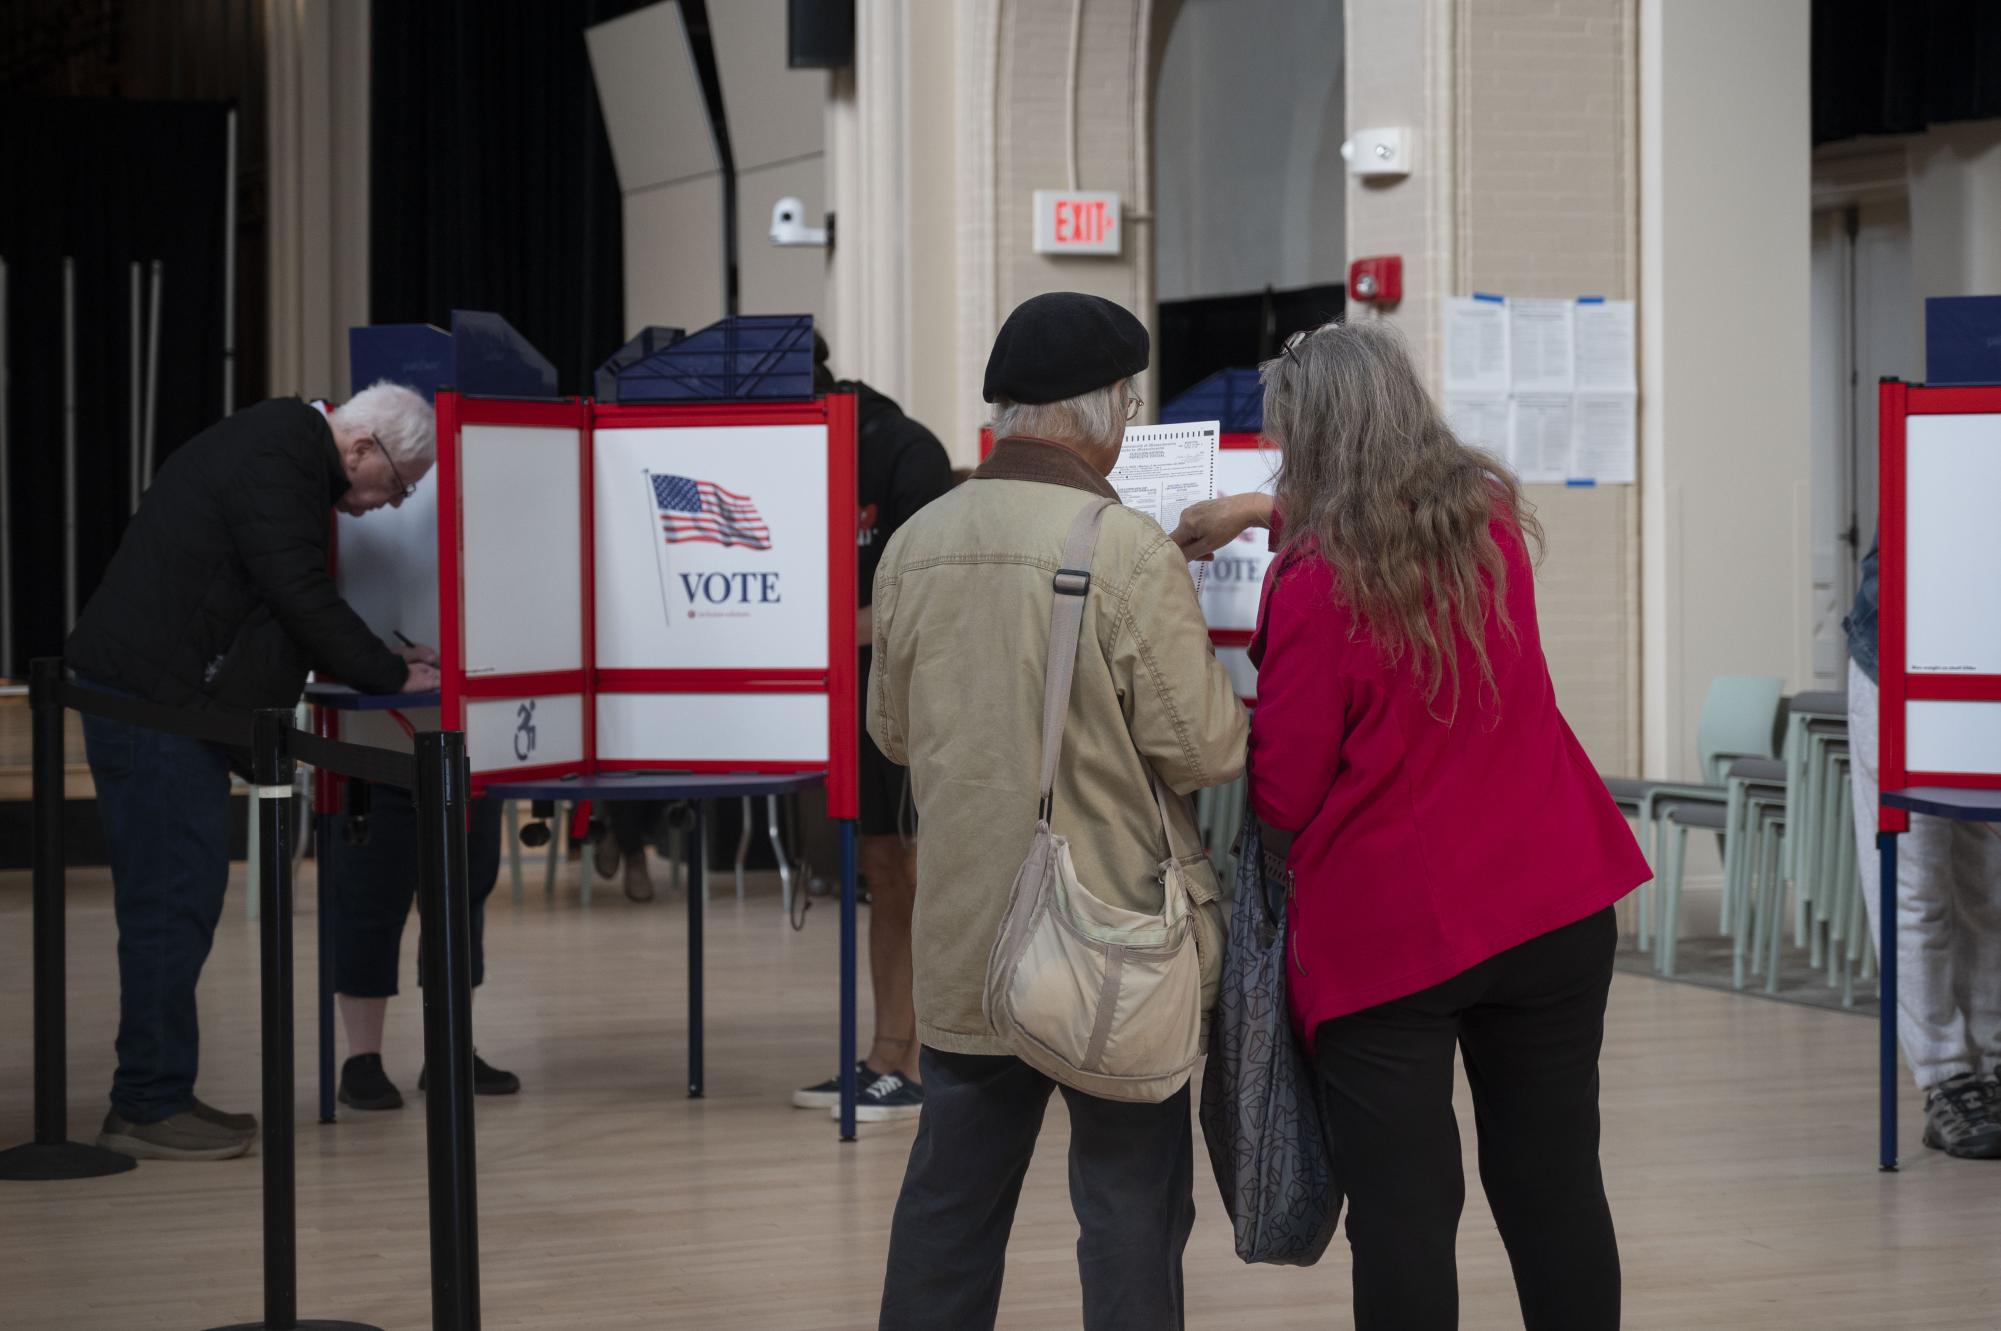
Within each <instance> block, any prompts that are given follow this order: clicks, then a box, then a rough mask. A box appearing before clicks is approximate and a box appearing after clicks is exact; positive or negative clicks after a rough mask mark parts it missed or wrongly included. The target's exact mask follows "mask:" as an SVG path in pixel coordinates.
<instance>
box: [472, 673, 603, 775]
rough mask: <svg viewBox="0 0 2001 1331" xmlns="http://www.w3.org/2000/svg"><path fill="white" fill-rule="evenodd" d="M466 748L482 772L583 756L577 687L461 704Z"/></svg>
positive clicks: (581, 712) (574, 760)
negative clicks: (541, 694)
mask: <svg viewBox="0 0 2001 1331" xmlns="http://www.w3.org/2000/svg"><path fill="white" fill-rule="evenodd" d="M465 713H466V754H467V757H468V758H469V759H470V761H471V764H472V770H473V771H475V772H479V773H482V774H485V773H493V772H506V771H510V770H512V769H514V768H519V767H542V766H544V765H546V764H549V763H574V764H578V765H581V764H582V763H583V761H584V699H583V695H582V694H580V693H564V694H557V695H554V696H550V697H542V698H476V699H470V700H468V701H467V702H466V705H465Z"/></svg>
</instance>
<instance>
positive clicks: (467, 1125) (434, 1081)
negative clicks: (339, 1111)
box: [416, 730, 479, 1331]
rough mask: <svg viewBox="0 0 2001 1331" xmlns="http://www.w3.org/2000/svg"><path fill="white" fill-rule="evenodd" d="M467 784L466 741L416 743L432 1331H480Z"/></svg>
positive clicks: (452, 737) (429, 737)
mask: <svg viewBox="0 0 2001 1331" xmlns="http://www.w3.org/2000/svg"><path fill="white" fill-rule="evenodd" d="M467 777H468V772H467V767H466V751H465V735H464V734H462V733H461V732H459V731H456V730H447V731H425V732H424V733H422V734H420V735H418V736H417V792H416V793H417V835H418V864H417V910H418V916H419V919H420V920H421V922H422V926H423V941H422V945H421V947H422V961H423V967H424V1066H425V1071H426V1096H425V1104H424V1117H425V1122H424V1128H425V1141H426V1154H427V1155H428V1156H429V1159H430V1176H431V1325H432V1328H433V1331H479V1212H478V1197H477V1193H476V1189H475V1186H474V1185H475V1177H474V1164H473V1119H472V942H471V939H472V932H471V930H472V925H471V906H470V904H469V902H468V890H467V885H466V817H467V815H468V812H469V809H470V795H471V792H470V791H469V790H468V789H467V785H468V779H467Z"/></svg>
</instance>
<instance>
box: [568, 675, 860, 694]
mask: <svg viewBox="0 0 2001 1331" xmlns="http://www.w3.org/2000/svg"><path fill="white" fill-rule="evenodd" d="M827 688H828V672H827V671H825V670H600V671H598V672H597V692H599V693H825V692H826V691H827Z"/></svg>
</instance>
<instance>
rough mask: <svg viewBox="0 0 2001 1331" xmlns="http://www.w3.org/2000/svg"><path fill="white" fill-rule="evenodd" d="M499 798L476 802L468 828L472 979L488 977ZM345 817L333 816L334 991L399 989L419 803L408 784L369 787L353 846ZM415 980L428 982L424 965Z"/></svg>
mask: <svg viewBox="0 0 2001 1331" xmlns="http://www.w3.org/2000/svg"><path fill="white" fill-rule="evenodd" d="M500 816H501V807H500V801H499V800H490V799H482V800H474V801H473V802H472V817H471V825H470V826H468V827H467V829H466V887H467V891H468V894H469V896H470V898H471V912H470V915H471V920H472V982H473V983H474V984H475V985H477V984H479V983H480V982H481V981H482V980H484V979H485V978H486V947H485V939H486V899H487V898H488V897H489V896H491V895H492V894H493V885H494V884H495V883H497V882H499V881H500ZM347 825H348V820H347V815H346V814H342V815H340V816H339V817H338V818H336V819H335V820H334V844H333V875H332V877H333V893H334V897H333V901H334V910H333V925H334V929H333V935H334V938H333V947H334V990H335V992H337V993H343V994H346V995H347V996H348V997H349V998H388V997H390V996H391V995H393V994H394V993H395V992H396V962H397V958H398V957H399V956H400V955H401V951H402V947H403V925H404V924H405V923H406V922H407V921H408V920H409V918H410V903H411V902H412V901H414V900H416V896H417V853H418V852H417V806H416V802H415V800H414V799H413V798H412V797H411V794H410V792H409V791H407V790H401V789H399V788H397V787H395V786H372V787H370V789H369V810H368V838H367V840H366V841H364V842H363V843H362V844H361V845H359V846H352V845H349V844H348V840H347ZM417 978H418V982H419V983H422V982H423V975H422V973H421V971H420V972H419V974H418V977H417Z"/></svg>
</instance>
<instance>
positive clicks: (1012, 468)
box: [868, 439, 1247, 1054]
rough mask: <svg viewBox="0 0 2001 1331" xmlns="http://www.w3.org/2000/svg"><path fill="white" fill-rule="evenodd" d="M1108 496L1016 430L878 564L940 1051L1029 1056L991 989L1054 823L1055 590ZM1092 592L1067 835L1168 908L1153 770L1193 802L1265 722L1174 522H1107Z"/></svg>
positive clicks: (1107, 869) (922, 976)
mask: <svg viewBox="0 0 2001 1331" xmlns="http://www.w3.org/2000/svg"><path fill="white" fill-rule="evenodd" d="M1090 495H1106V496H1113V497H1115V496H1114V492H1113V491H1112V489H1111V487H1110V485H1109V484H1108V483H1107V482H1106V481H1105V480H1104V478H1103V477H1101V476H1099V475H1098V474H1097V473H1096V472H1095V471H1093V470H1092V469H1091V468H1090V467H1089V466H1088V465H1086V464H1085V462H1084V461H1083V459H1082V458H1081V457H1079V456H1078V455H1077V454H1075V453H1072V452H1070V451H1069V450H1068V449H1064V448H1061V447H1059V446H1057V445H1055V444H1048V443H1043V442H1040V441H1035V440H1025V439H1006V440H1002V441H1001V443H1000V444H999V445H998V446H997V447H996V449H995V450H994V454H993V456H992V458H990V459H989V460H988V462H987V463H986V464H985V465H984V466H982V467H981V468H980V469H979V471H977V472H975V473H974V478H973V479H972V480H971V481H968V482H967V483H966V484H965V485H962V486H960V487H959V488H958V489H957V490H954V491H953V492H952V493H950V494H948V495H946V496H944V497H943V498H941V499H939V500H937V501H936V502H934V503H932V504H931V505H929V506H928V507H926V508H925V509H923V510H922V511H921V512H919V513H918V514H917V515H916V516H915V517H914V518H912V519H911V520H910V521H909V522H907V523H905V524H904V526H903V527H902V528H901V529H900V530H899V531H898V532H897V533H896V536H895V537H894V538H893V539H892V540H891V541H890V543H889V547H888V549H887V550H885V551H884V553H883V558H882V564H881V566H880V568H879V569H878V571H877V573H876V581H875V651H874V664H873V669H872V671H871V673H870V680H869V696H868V729H869V734H870V735H872V736H874V738H875V742H876V743H877V745H879V746H880V747H881V749H882V751H883V752H884V753H885V754H887V755H888V756H889V757H890V758H891V759H892V760H894V761H896V762H899V763H903V764H905V765H907V766H908V767H909V768H910V774H911V789H912V792H913V794H914V797H915V800H916V804H917V812H918V844H917V905H916V916H915V922H914V925H913V932H912V957H913V963H914V968H915V978H916V999H917V1037H918V1039H919V1040H921V1041H922V1042H923V1043H925V1044H927V1045H930V1046H932V1047H933V1048H936V1049H942V1050H946V1051H948V1052H952V1053H964V1054H1005V1053H1007V1052H1008V1050H1007V1047H1006V1045H1005V1044H1003V1043H1002V1042H1001V1040H1000V1039H999V1037H998V1036H996V1035H995V1034H994V1032H992V1031H991V1030H989V1029H988V1027H987V1022H986V1018H985V1016H984V1015H983V1012H982V1009H981V1003H980V999H981V987H982V982H983V980H984V978H985V975H986V966H987V955H988V952H989V950H990V949H991V948H992V946H993V942H994V937H995V935H996V933H997V932H998V931H999V929H1000V922H1001V916H1002V914H1003V912H1004V911H1005V910H1006V908H1007V895H1008V890H1009V887H1010V885H1011V883H1012V882H1013V879H1014V875H1015V871H1016V870H1017V869H1018V868H1020V866H1021V861H1022V857H1023V856H1024V855H1025V854H1026V853H1027V852H1028V848H1029V842H1030V839H1031V838H1032V837H1033V835H1034V831H1035V807H1036V796H1037V791H1036V778H1037V774H1038V773H1037V767H1038V765H1039V761H1040V757H1041V754H1040V747H1041V717H1042V675H1043V664H1044V657H1045V655H1046V653H1047V649H1048V642H1049V611H1050V599H1051V597H1052V596H1053V595H1054V591H1053V588H1052V585H1051V580H1052V578H1053V577H1054V575H1055V573H1056V568H1057V565H1058V562H1059V559H1058V556H1059V555H1060V554H1061V551H1062V548H1063V538H1064V535H1065V533H1066V532H1067V531H1068V530H1069V527H1070V524H1071V522H1072V520H1073V519H1074V518H1075V517H1076V516H1077V513H1078V511H1079V510H1080V509H1081V508H1082V507H1083V505H1084V503H1085V502H1086V500H1087V499H1088V498H1089V496H1090ZM1087 595H1088V599H1087V601H1086V605H1085V611H1084V626H1083V632H1082V637H1081V642H1080V645H1079V649H1078V653H1077V673H1076V681H1075V684H1074V686H1073V687H1072V690H1071V697H1070V715H1069V721H1068V723H1067V729H1066V731H1065V733H1064V739H1063V757H1062V764H1061V766H1060V768H1059V769H1058V772H1057V777H1056V794H1055V809H1054V813H1053V816H1052V818H1051V824H1052V826H1053V827H1054V828H1055V830H1056V831H1057V832H1058V833H1059V834H1061V835H1063V836H1067V837H1069V838H1070V839H1071V853H1072V855H1073V857H1074V859H1075V862H1076V867H1077V874H1078V877H1079V879H1080V881H1082V882H1083V883H1084V884H1085V885H1086V886H1088V887H1089V888H1090V889H1091V890H1092V891H1093V892H1095V893H1097V894H1098V895H1100V896H1101V897H1103V898H1104V899H1105V900H1106V901H1108V902H1110V903H1111V904H1114V905H1118V906H1123V907H1126V908H1127V909H1130V910H1143V911H1158V910H1160V909H1161V884H1160V872H1159V866H1160V863H1161V861H1163V860H1165V859H1166V858H1167V856H1168V847H1167V846H1166V844H1164V842H1163V841H1162V837H1161V827H1160V817H1159V814H1158V813H1157V812H1156V810H1155V807H1154V802H1153V798H1152V796H1151V795H1150V794H1149V793H1148V789H1147V779H1146V769H1145V767H1143V766H1142V765H1141V764H1142V763H1150V764H1151V765H1152V767H1153V770H1154V771H1155V772H1156V773H1158V774H1159V776H1160V779H1161V781H1162V782H1163V783H1164V784H1166V785H1167V786H1169V787H1171V788H1172V789H1173V790H1174V791H1175V792H1176V794H1177V795H1180V796H1183V797H1185V796H1187V795H1188V794H1189V793H1190V792H1192V791H1195V790H1197V789H1199V788H1201V787H1204V786H1213V785H1219V784H1221V783H1223V782H1226V781H1231V780H1234V779H1235V778H1236V777H1237V776H1238V775H1240V774H1241V773H1242V771H1243V769H1244V746H1245V739H1246V734H1247V722H1246V719H1245V715H1244V709H1243V707H1242V705H1241V704H1239V703H1238V701H1237V698H1236V694H1235V691H1234V690H1233V689H1232V688H1231V685H1230V679H1229V676H1228V675H1227V674H1226V673H1225V672H1224V670H1223V667H1222V666H1221V665H1220V664H1219V663H1218V662H1217V661H1216V657H1215V653H1214V652H1213V651H1212V650H1211V649H1210V646H1209V634H1208V630H1207V628H1206V626H1205V625H1204V624H1203V621H1202V611H1201V607H1200V606H1199V605H1198V604H1197V602H1196V598H1195V591H1194V586H1193V584H1192V582H1191V581H1190V579H1189V576H1188V566H1187V564H1186V563H1185V562H1184V561H1183V559H1182V557H1181V553H1180V551H1179V550H1178V549H1177V548H1176V546H1175V544H1174V542H1173V541H1171V540H1169V539H1168V537H1167V535H1166V533H1164V532H1163V531H1161V529H1160V526H1159V524H1157V523H1156V522H1154V521H1153V520H1152V519H1151V518H1149V517H1146V516H1145V515H1143V514H1140V513H1137V512H1134V511H1133V510H1131V509H1128V508H1119V507H1114V508H1111V509H1108V510H1106V513H1105V516H1104V518H1103V522H1102V530H1101V532H1100V535H1099V539H1098V549H1097V555H1096V557H1095V559H1094V561H1093V565H1092V575H1091V587H1090V590H1089V592H1088V594H1087ZM1170 804H1171V806H1172V808H1173V813H1174V822H1175V829H1174V841H1175V847H1174V848H1175V851H1176V852H1177V853H1179V854H1180V856H1181V858H1182V859H1183V862H1184V863H1185V864H1186V865H1187V866H1188V876H1189V881H1190V886H1191V888H1192V889H1193V890H1194V892H1195V893H1196V894H1197V895H1198V896H1200V897H1203V898H1206V899H1207V901H1208V902H1209V903H1210V904H1207V905H1204V906H1203V907H1202V909H1201V910H1200V911H1199V912H1198V929H1197V945H1198V946H1199V947H1200V948H1201V949H1202V960H1203V1002H1204V1007H1205V1010H1206V1008H1207V1006H1208V1005H1209V1004H1210V1003H1211V1002H1212V1001H1213V1000H1214V997H1215V990H1216V984H1217V980H1218V977H1219V974H1220V969H1221V965H1222V942H1223V937H1224V933H1225V929H1224V913H1223V907H1222V905H1221V904H1220V902H1218V901H1217V900H1216V898H1217V895H1218V890H1217V882H1216V875H1215V872H1214V870H1213V869H1212V868H1211V867H1210V865H1209V863H1208V861H1207V859H1206V858H1205V857H1204V856H1203V855H1202V853H1201V845H1200V842H1199V841H1198V839H1197V837H1196V830H1195V819H1194V813H1193V810H1192V808H1191V806H1190V802H1189V801H1188V800H1187V799H1186V798H1180V799H1175V800H1172V801H1170Z"/></svg>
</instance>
